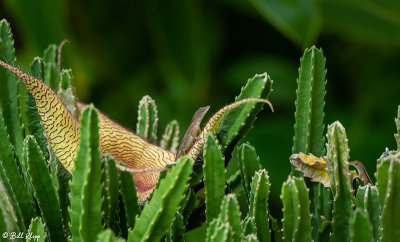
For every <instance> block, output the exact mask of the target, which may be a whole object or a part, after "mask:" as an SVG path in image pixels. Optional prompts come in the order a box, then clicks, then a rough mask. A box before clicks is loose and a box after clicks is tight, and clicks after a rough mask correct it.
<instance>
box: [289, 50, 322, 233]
mask: <svg viewBox="0 0 400 242" xmlns="http://www.w3.org/2000/svg"><path fill="white" fill-rule="evenodd" d="M325 62H326V60H325V57H324V55H323V53H322V50H321V49H317V48H316V47H315V46H313V47H311V48H309V49H306V50H305V51H304V54H303V57H302V58H301V60H300V68H299V78H298V79H297V90H296V95H297V100H296V103H295V106H296V112H295V115H294V116H295V120H296V121H295V125H294V133H295V134H294V137H293V143H294V144H293V148H292V153H293V154H297V153H300V152H302V153H304V154H308V153H312V154H314V155H316V156H318V157H321V156H323V155H324V154H325V149H324V144H325V137H324V135H323V133H324V106H325V100H324V99H325V94H326V91H325V86H326V79H325V76H326V69H325ZM292 174H296V175H298V173H295V172H293V170H292ZM308 186H309V187H310V189H311V192H310V199H311V200H312V201H313V203H312V205H311V206H312V207H311V212H312V213H313V218H312V225H313V239H314V240H315V241H318V240H319V235H318V234H319V227H320V218H319V214H318V208H317V207H316V206H314V204H317V203H318V202H319V199H318V196H317V193H318V187H317V185H314V184H308Z"/></svg>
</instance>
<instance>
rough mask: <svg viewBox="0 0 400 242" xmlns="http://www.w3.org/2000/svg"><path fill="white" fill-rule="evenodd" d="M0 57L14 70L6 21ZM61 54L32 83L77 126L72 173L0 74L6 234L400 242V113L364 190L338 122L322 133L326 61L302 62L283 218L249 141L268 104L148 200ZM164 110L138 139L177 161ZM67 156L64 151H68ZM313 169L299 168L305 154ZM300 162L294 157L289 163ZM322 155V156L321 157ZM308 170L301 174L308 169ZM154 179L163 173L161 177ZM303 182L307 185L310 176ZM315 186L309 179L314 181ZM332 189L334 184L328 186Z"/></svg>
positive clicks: (232, 122) (144, 104)
mask: <svg viewBox="0 0 400 242" xmlns="http://www.w3.org/2000/svg"><path fill="white" fill-rule="evenodd" d="M0 38H1V41H0V56H1V57H2V58H5V61H6V62H8V63H9V64H12V65H15V62H16V61H15V53H14V47H13V39H12V35H11V31H10V27H9V24H8V23H7V21H5V20H2V21H1V22H0ZM59 48H60V47H59V46H57V45H50V46H49V48H48V49H46V51H45V53H44V56H43V57H42V58H40V57H36V58H35V59H34V60H33V62H32V64H31V66H30V74H31V75H33V76H35V77H36V78H37V79H40V80H43V81H44V83H45V84H46V85H47V86H49V87H51V88H52V89H53V90H54V91H55V92H56V93H57V94H58V96H59V98H60V99H61V101H62V102H63V104H64V105H65V106H66V107H67V109H68V110H69V112H70V113H73V114H74V117H77V118H79V120H80V122H79V124H80V125H79V131H80V140H79V146H78V150H77V154H76V158H75V160H74V163H75V168H74V169H73V170H72V174H69V173H68V172H67V171H66V170H65V168H64V166H63V165H62V164H61V163H60V162H59V161H58V160H57V157H56V156H55V154H54V152H53V151H52V149H51V147H50V145H49V142H48V140H47V138H46V134H45V131H44V128H43V126H42V124H41V119H40V115H39V113H38V109H37V108H36V106H35V100H34V98H33V97H32V95H31V94H30V93H29V92H28V91H27V90H26V89H25V87H24V85H22V84H21V83H20V82H19V80H18V79H17V78H16V77H15V76H14V75H13V74H11V73H10V72H8V71H6V70H5V69H2V68H1V69H0V85H1V86H2V87H4V88H0V193H1V194H2V195H1V196H0V233H2V234H3V233H4V232H7V233H11V232H16V233H18V232H23V233H27V231H30V232H31V233H32V234H34V235H35V236H37V237H38V240H39V241H69V240H72V241H311V240H313V241H329V240H331V241H340V242H342V241H396V240H398V238H400V224H399V221H400V203H399V201H400V148H399V147H400V141H399V137H400V121H399V120H400V107H399V111H398V117H397V119H396V120H395V122H396V126H397V133H396V134H395V138H396V141H397V145H398V147H397V150H394V151H389V150H387V151H385V152H384V153H383V154H382V156H381V157H380V158H379V159H378V161H377V172H376V181H377V182H376V184H375V185H374V184H363V180H360V179H359V177H358V176H357V172H356V171H353V170H351V169H350V167H349V161H350V155H349V151H350V150H349V147H348V139H347V135H346V131H345V129H344V127H343V125H342V124H341V123H340V122H338V121H336V122H334V123H333V124H331V125H328V128H327V131H326V135H324V132H325V126H324V103H325V101H324V99H325V93H326V91H325V86H326V78H325V76H326V68H325V62H326V61H325V58H324V56H323V53H322V51H321V50H320V49H317V48H315V47H312V48H309V49H306V50H305V52H304V55H303V57H302V58H301V60H300V62H301V63H300V64H301V65H300V68H299V78H298V90H297V101H296V113H295V125H294V131H295V132H294V133H295V135H294V145H293V149H292V151H293V154H295V157H296V159H297V160H296V162H297V163H296V162H295V163H293V162H292V163H293V164H294V166H295V168H296V169H297V170H298V171H296V169H293V170H292V172H291V174H290V175H289V177H288V179H287V181H286V182H284V184H283V185H282V190H281V200H282V205H283V210H282V215H283V216H282V217H281V218H274V217H273V216H272V215H271V213H270V209H269V204H268V202H269V195H270V187H271V184H270V181H269V180H270V179H269V175H268V171H267V170H266V169H264V168H263V167H262V165H261V162H260V160H261V159H260V157H258V155H257V152H256V149H255V148H254V147H253V146H252V145H251V144H250V143H248V142H245V141H244V139H243V137H244V136H245V134H246V133H247V132H248V131H249V130H250V129H251V127H252V126H253V124H254V121H255V120H256V117H257V114H258V113H259V112H260V111H261V110H262V108H263V105H264V104H263V103H256V102H248V103H245V104H242V105H241V106H238V107H236V108H235V109H232V110H230V111H229V112H228V113H227V114H226V115H225V116H224V117H223V118H222V119H216V122H217V123H218V124H217V125H216V126H213V127H212V128H213V129H211V128H210V130H212V132H208V133H205V145H204V149H203V150H202V153H201V155H199V156H198V157H197V160H195V161H194V160H193V159H192V158H190V157H188V156H182V157H180V158H179V159H178V160H177V161H176V162H173V163H171V164H168V165H167V166H166V168H165V169H164V170H163V171H161V173H160V174H159V180H158V182H157V184H156V185H155V189H154V190H153V191H152V192H151V194H150V195H149V197H148V198H147V200H146V201H140V199H139V198H138V193H137V191H139V189H138V190H137V186H136V185H135V180H134V179H132V173H131V172H130V171H129V169H123V168H124V167H125V166H126V164H124V163H122V162H120V161H118V160H115V159H114V158H113V157H112V156H111V155H101V154H100V151H99V148H100V146H101V143H100V142H99V117H100V114H99V113H98V111H97V110H96V108H95V107H94V106H93V105H92V104H90V105H87V106H86V108H85V109H84V110H82V112H81V113H80V109H79V107H78V102H77V99H76V96H75V91H74V87H73V75H72V71H71V70H60V68H59V67H60V63H57V60H59V59H60V58H58V57H57V55H58V53H60V51H59ZM271 92H272V80H271V78H270V77H269V75H267V74H261V75H255V76H254V77H253V78H250V79H249V80H248V81H247V83H246V85H245V86H244V87H243V88H242V90H241V92H240V94H239V95H238V96H237V98H236V100H235V101H240V100H242V99H246V98H253V99H256V98H258V99H259V98H264V99H266V98H268V96H269V95H270V93H271ZM215 127H218V130H214V128H215ZM157 130H158V110H157V106H156V102H155V101H154V100H153V99H152V98H151V97H149V96H145V97H143V99H142V100H141V101H140V102H139V109H138V122H137V134H138V135H139V136H141V137H142V138H143V139H145V140H146V141H148V142H149V143H151V144H153V145H159V146H161V148H162V149H165V150H168V151H169V152H172V153H176V152H177V147H178V144H179V134H180V127H179V125H178V123H177V122H176V121H175V120H173V121H171V122H170V123H169V124H168V125H167V126H166V127H165V131H164V133H163V134H162V136H161V139H160V140H158V139H157V137H158V134H157ZM68 148H70V147H65V149H68ZM299 153H304V154H308V153H311V154H313V155H310V156H308V157H309V159H310V160H309V162H308V163H307V162H306V163H301V161H302V159H305V158H304V157H306V155H304V154H299ZM292 157H293V156H292ZM317 157H323V158H317ZM299 167H300V168H299ZM153 172H154V171H153ZM303 174H304V176H305V177H303ZM307 177H311V179H309V178H307ZM319 182H323V183H324V185H325V186H323V185H322V184H320V183H319Z"/></svg>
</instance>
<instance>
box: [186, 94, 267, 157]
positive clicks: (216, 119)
mask: <svg viewBox="0 0 400 242" xmlns="http://www.w3.org/2000/svg"><path fill="white" fill-rule="evenodd" d="M249 102H262V103H266V104H268V105H269V107H270V108H271V110H272V112H273V111H274V107H273V106H272V104H271V102H270V101H268V100H267V99H262V98H247V99H243V100H240V101H237V102H234V103H232V104H229V105H227V106H225V107H223V108H222V109H220V110H219V111H218V112H216V113H215V114H214V115H213V116H212V117H211V118H210V120H208V122H207V124H206V126H205V127H204V129H203V131H202V132H201V134H200V136H199V139H198V140H197V142H196V143H195V144H194V145H193V147H192V148H191V149H190V150H189V152H188V155H189V156H190V157H191V158H192V159H193V160H196V158H197V156H198V155H199V154H200V151H201V150H202V149H203V147H204V144H205V140H206V136H207V134H209V133H212V134H215V133H216V132H217V130H218V128H219V125H220V123H221V120H222V118H223V117H224V116H225V114H227V113H228V112H229V111H230V110H232V109H234V108H236V107H238V106H240V105H242V104H245V103H249Z"/></svg>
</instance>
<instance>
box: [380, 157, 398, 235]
mask: <svg viewBox="0 0 400 242" xmlns="http://www.w3.org/2000/svg"><path fill="white" fill-rule="evenodd" d="M382 164H388V165H385V166H382ZM381 166H382V167H383V168H387V170H385V171H382V169H383V168H378V191H379V194H380V197H381V198H383V199H382V200H381V201H382V203H381V206H382V215H381V216H382V217H381V219H382V234H381V235H382V237H381V239H382V241H396V240H397V239H398V238H399V236H400V226H399V224H398V221H399V219H400V211H399V209H400V203H399V202H398V201H399V199H400V185H399V184H400V160H399V153H397V154H394V155H389V156H388V157H386V158H385V159H384V160H383V161H382V163H381ZM383 175H386V177H385V178H381V179H380V180H383V179H386V182H384V183H382V184H379V177H380V176H383ZM383 185H386V187H385V188H383ZM381 194H382V195H381Z"/></svg>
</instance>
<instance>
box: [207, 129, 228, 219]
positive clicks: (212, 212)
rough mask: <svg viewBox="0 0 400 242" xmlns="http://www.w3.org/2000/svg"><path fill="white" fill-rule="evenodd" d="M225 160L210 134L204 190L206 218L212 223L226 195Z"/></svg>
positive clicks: (208, 137)
mask: <svg viewBox="0 0 400 242" xmlns="http://www.w3.org/2000/svg"><path fill="white" fill-rule="evenodd" d="M224 164H225V162H224V157H223V156H222V152H221V148H220V147H219V144H218V143H217V142H216V139H215V138H214V136H213V135H208V136H207V140H206V145H205V148H204V167H203V170H204V190H205V202H206V218H207V222H208V223H210V222H211V221H213V219H215V218H216V217H218V214H219V213H220V206H221V205H220V204H221V202H222V200H223V198H224V195H225V165H224Z"/></svg>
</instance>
